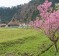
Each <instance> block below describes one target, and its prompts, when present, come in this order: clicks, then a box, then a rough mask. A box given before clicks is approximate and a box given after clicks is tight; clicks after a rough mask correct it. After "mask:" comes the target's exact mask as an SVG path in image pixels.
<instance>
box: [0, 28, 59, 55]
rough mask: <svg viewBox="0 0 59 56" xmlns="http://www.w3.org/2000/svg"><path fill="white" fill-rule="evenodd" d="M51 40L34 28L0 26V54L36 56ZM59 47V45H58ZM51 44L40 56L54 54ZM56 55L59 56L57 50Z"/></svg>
mask: <svg viewBox="0 0 59 56" xmlns="http://www.w3.org/2000/svg"><path fill="white" fill-rule="evenodd" d="M50 44H51V41H50V40H49V39H48V38H47V36H45V35H44V34H43V32H40V31H39V32H38V31H36V30H34V29H19V28H0V56H26V55H27V56H31V55H32V56H38V55H39V54H40V53H41V52H42V51H43V50H45V49H46V48H47V47H48V46H49V45H50ZM58 48H59V47H58ZM54 54H55V49H54V46H52V47H51V48H50V49H49V50H48V51H46V52H45V53H43V54H42V55H40V56H55V55H54ZM56 56H59V52H58V53H57V55H56Z"/></svg>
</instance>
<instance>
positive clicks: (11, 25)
mask: <svg viewBox="0 0 59 56" xmlns="http://www.w3.org/2000/svg"><path fill="white" fill-rule="evenodd" d="M19 24H20V23H19V22H18V21H17V20H16V19H12V20H11V21H10V22H9V23H8V27H19Z"/></svg>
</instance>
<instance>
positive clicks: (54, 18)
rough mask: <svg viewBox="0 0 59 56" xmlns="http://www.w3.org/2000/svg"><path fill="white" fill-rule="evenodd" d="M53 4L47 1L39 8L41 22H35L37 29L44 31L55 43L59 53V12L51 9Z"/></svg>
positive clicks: (37, 20)
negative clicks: (58, 45) (58, 43)
mask: <svg viewBox="0 0 59 56" xmlns="http://www.w3.org/2000/svg"><path fill="white" fill-rule="evenodd" d="M51 5H52V3H51V2H48V0H45V2H44V3H43V4H41V5H39V6H38V7H37V9H38V10H39V11H40V16H41V17H42V18H43V19H41V20H39V19H36V20H35V21H34V24H35V27H37V28H40V29H43V31H44V33H45V34H46V35H47V36H48V38H49V39H50V40H51V41H52V42H53V43H54V45H55V48H56V52H58V48H57V42H58V39H59V36H57V35H56V34H57V33H58V31H59V11H55V10H53V9H52V7H51Z"/></svg>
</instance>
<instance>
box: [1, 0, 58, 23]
mask: <svg viewBox="0 0 59 56" xmlns="http://www.w3.org/2000/svg"><path fill="white" fill-rule="evenodd" d="M49 1H51V2H52V3H53V5H54V4H55V3H57V2H59V0H49ZM43 2H44V0H31V1H30V2H29V3H27V4H23V5H18V6H14V7H12V8H9V7H8V8H6V7H0V22H3V23H8V22H9V21H10V20H11V19H12V18H15V19H18V20H19V21H21V22H28V21H30V20H34V19H35V17H36V16H38V13H39V12H38V10H37V6H38V5H39V4H41V3H43Z"/></svg>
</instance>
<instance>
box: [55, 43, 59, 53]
mask: <svg viewBox="0 0 59 56" xmlns="http://www.w3.org/2000/svg"><path fill="white" fill-rule="evenodd" d="M54 45H55V49H56V53H57V52H58V48H57V43H54Z"/></svg>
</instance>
